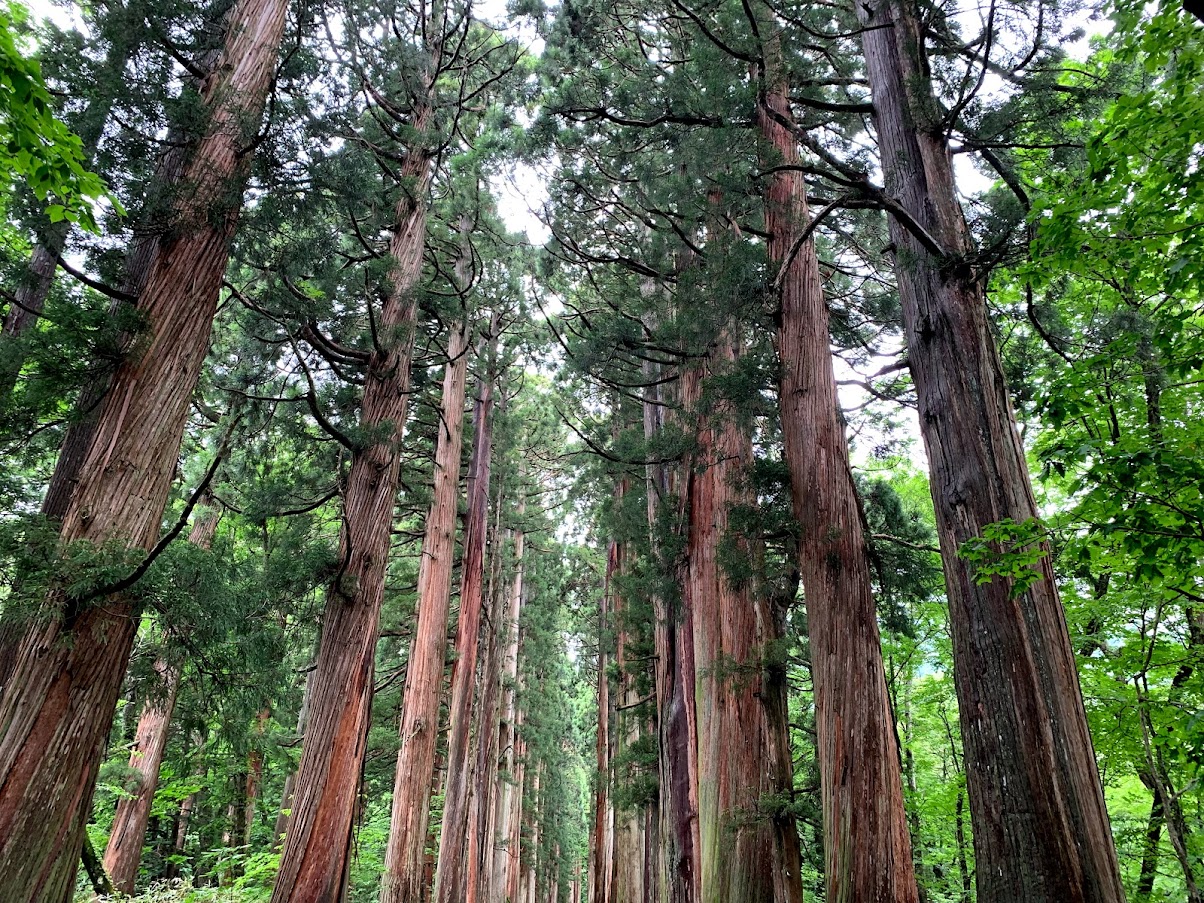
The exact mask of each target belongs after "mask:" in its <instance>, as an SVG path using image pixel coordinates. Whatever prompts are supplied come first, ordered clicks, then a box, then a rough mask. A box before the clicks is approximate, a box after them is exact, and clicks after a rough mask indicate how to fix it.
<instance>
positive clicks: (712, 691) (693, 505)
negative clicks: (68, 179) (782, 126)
mask: <svg viewBox="0 0 1204 903" xmlns="http://www.w3.org/2000/svg"><path fill="white" fill-rule="evenodd" d="M737 356H738V351H737V347H736V343H735V341H734V340H733V338H732V335H731V328H730V327H728V328H724V329H723V330H722V334H721V335H719V336H717V337H716V340H715V343H714V345H713V346H712V351H711V354H710V355H708V357H707V359H706V361H705V362H704V363H703V364H702V369H703V370H705V371H707V372H705V373H702V374H699V373H693V374H688V375H687V377H686V383H685V385H684V386H683V393H682V396H683V397H682V402H683V406H684V407H685V409H686V411H687V412H689V413H693V414H696V415H698V416H699V418H700V421H701V426H700V429H699V433H698V440H697V451H696V459H695V462H694V464H695V466H694V467H693V468H691V471H692V472H691V473H690V474H689V476H688V478H687V486H686V493H687V498H688V504H689V540H688V544H687V555H688V561H689V566H688V580H687V585H686V593H687V595H688V597H689V603H688V604H689V605H690V607H691V609H692V615H693V627H694V664H695V669H696V670H695V674H696V683H695V696H696V699H697V719H698V721H697V724H698V825H699V841H700V846H699V858H700V862H701V872H700V894H699V900H700V901H701V903H763V901H769V900H773V899H774V892H775V884H776V878H777V876H776V875H775V874H774V868H775V867H774V862H773V852H774V850H773V832H772V826H771V825H770V824H769V823H768V822H767V820H766V819H764V818H763V817H762V816H761V815H760V813H759V811H758V802H759V800H760V797H761V793H762V790H763V789H764V780H765V773H766V770H767V769H768V767H769V764H768V751H767V748H766V744H765V713H764V710H763V709H762V706H761V701H760V699H758V698H757V697H758V695H759V690H760V686H759V681H752V680H749V679H748V678H747V676H746V674H745V673H744V672H745V671H746V670H747V669H750V668H756V669H757V671H758V672H759V671H760V654H761V650H760V649H758V648H757V640H758V625H757V613H756V604H755V601H754V599H753V595H752V591H751V587H750V586H749V582H748V581H737V580H733V579H732V578H731V575H729V574H728V573H726V572H725V568H724V565H723V558H724V556H723V554H722V552H721V548H722V547H724V546H727V547H729V548H732V547H735V548H740V549H745V550H747V540H746V539H745V538H743V537H739V536H737V535H734V534H732V533H729V531H730V530H731V529H732V527H731V519H730V515H731V509H732V508H733V507H735V506H738V505H749V504H752V503H753V502H754V499H753V497H752V496H751V494H750V493H749V492H748V489H747V483H746V480H747V476H748V473H749V469H750V466H751V463H752V442H751V439H750V438H749V436H748V435H747V434H746V433H744V432H743V431H742V430H741V428H740V427H738V426H737V425H736V423H735V412H734V411H733V410H732V408H731V404H730V402H727V401H723V400H720V401H718V402H717V403H716V404H715V405H714V407H713V408H712V409H711V410H709V411H707V412H705V413H703V412H701V411H699V410H697V408H696V405H697V403H698V399H699V398H700V395H701V386H702V385H703V384H705V383H706V382H707V381H709V380H710V379H711V378H712V377H713V376H714V375H717V374H720V373H721V372H723V371H726V370H728V369H730V368H731V367H732V366H733V365H734V364H735V363H736V360H737Z"/></svg>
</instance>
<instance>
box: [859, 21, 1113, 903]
mask: <svg viewBox="0 0 1204 903" xmlns="http://www.w3.org/2000/svg"><path fill="white" fill-rule="evenodd" d="M857 15H858V17H859V19H860V21H861V24H862V28H863V30H862V42H863V46H864V48H865V59H866V74H867V75H868V77H869V82H870V87H871V90H872V92H873V101H874V111H875V112H874V122H875V124H876V126H877V131H878V143H879V147H880V148H881V161H882V171H883V175H884V177H885V187H886V193H887V194H888V195H889V196H890V197H891V198H893V199H894V200H895V201H897V202H898V204H899V205H900V207H901V209H902V210H903V211H905V217H900V216H899V215H892V217H891V223H890V232H891V239H892V242H893V247H894V254H895V270H896V274H897V278H898V283H899V295H900V298H901V301H902V307H903V321H904V327H905V332H906V337H907V347H908V359H909V361H910V364H911V372H912V377H913V379H914V381H915V386H916V393H917V396H918V399H919V415H920V429H921V433H922V434H923V437H924V445H925V448H926V450H927V453H928V460H929V462H930V466H931V476H932V497H933V502H934V504H935V507H936V519H937V528H938V530H939V533H940V544H941V557H942V559H943V560H944V566H945V579H946V586H947V594H948V599H949V615H950V617H949V620H950V626H951V631H952V636H953V657H954V679H955V683H956V687H957V696H958V708H959V712H960V718H961V726H962V740H963V743H964V745H965V760H966V776H967V781H968V787H969V794H970V811H971V818H972V824H973V832H974V848H975V855H976V863H977V882H978V899H979V901H980V903H996V901H1007V903H1014V901H1034V903H1035V901H1050V903H1053V901H1057V903H1074V901H1088V900H1090V901H1093V903H1112V901H1121V900H1123V899H1124V892H1123V889H1122V887H1121V883H1120V878H1119V871H1118V866H1117V860H1116V850H1115V848H1114V846H1113V842H1112V833H1111V830H1110V827H1109V824H1108V814H1107V812H1106V810H1105V808H1104V795H1103V791H1102V789H1101V786H1100V780H1099V774H1098V771H1097V769H1096V763H1095V757H1094V753H1093V751H1092V746H1091V736H1090V733H1089V731H1088V727H1087V718H1086V715H1085V712H1084V709H1083V700H1082V695H1081V692H1080V690H1079V684H1078V673H1077V671H1076V669H1075V661H1074V653H1073V650H1072V648H1071V645H1070V637H1069V634H1068V632H1067V628H1066V618H1065V615H1064V613H1063V610H1062V604H1061V600H1060V599H1059V597H1058V590H1057V586H1056V583H1055V581H1054V575H1053V571H1052V568H1051V566H1050V563H1049V559H1048V556H1047V557H1046V558H1044V559H1042V561H1041V562H1040V563H1039V564H1038V565H1037V571H1038V573H1037V574H1036V575H1035V577H1036V579H1035V581H1034V582H1033V583H1032V584H1031V586H1028V587H1027V588H1022V587H1019V586H1014V585H1013V584H1012V582H1011V581H1010V580H1004V579H1001V578H994V579H992V580H990V581H989V582H986V583H979V582H977V581H976V580H975V579H974V572H973V569H972V567H971V565H970V564H969V563H967V562H965V561H963V560H961V559H960V558H959V555H958V551H959V549H960V548H961V547H962V544H963V543H965V542H966V541H968V540H972V539H976V538H978V537H981V536H982V533H983V528H984V527H986V526H987V525H988V524H993V523H997V522H999V521H1002V520H1004V519H1011V520H1012V521H1014V522H1016V523H1021V524H1023V523H1026V522H1030V521H1032V520H1033V519H1034V518H1036V516H1037V507H1036V503H1035V501H1034V499H1033V492H1032V486H1031V484H1030V481H1029V475H1028V469H1027V466H1026V464H1025V458H1024V449H1023V446H1022V445H1021V442H1020V437H1019V433H1018V431H1017V429H1016V421H1015V416H1014V414H1013V412H1012V406H1011V401H1010V399H1009V396H1008V389H1007V385H1006V383H1005V380H1004V375H1003V369H1002V366H1001V364H1000V360H999V356H998V353H997V351H996V348H995V343H994V340H993V338H992V335H991V329H990V323H989V321H988V316H987V308H986V302H985V296H984V287H983V284H982V281H981V275H980V274H979V273H978V272H976V270H975V268H974V266H973V263H972V262H971V256H972V254H971V252H972V248H971V243H970V238H969V235H968V233H967V229H966V223H965V219H964V217H963V214H962V210H961V206H960V204H959V201H958V197H957V192H956V186H955V184H954V178H953V168H952V163H951V158H950V151H949V146H948V142H947V139H946V131H945V127H944V125H943V124H942V123H940V122H939V121H938V118H939V117H938V115H937V114H936V113H935V112H934V111H936V110H937V104H936V101H935V99H934V97H933V96H932V91H931V85H930V84H929V81H928V71H929V70H928V64H927V60H926V59H925V53H924V33H923V29H922V27H921V24H920V20H919V11H918V9H917V8H916V7H915V6H914V4H913V3H912V0H868V2H865V3H858V4H857Z"/></svg>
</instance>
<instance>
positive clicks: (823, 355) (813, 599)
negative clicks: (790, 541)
mask: <svg viewBox="0 0 1204 903" xmlns="http://www.w3.org/2000/svg"><path fill="white" fill-rule="evenodd" d="M770 27H773V26H770ZM777 45H778V40H777V39H776V38H775V39H774V40H772V41H770V42H767V43H766V47H765V58H766V70H767V71H766V73H765V81H766V92H765V96H764V98H763V100H762V101H761V103H760V104H759V106H758V109H757V125H758V127H759V128H760V131H761V134H762V135H763V136H764V138H765V140H766V142H767V143H768V144H769V145H770V146H771V147H772V148H773V150H774V151H776V154H777V158H776V159H775V160H773V161H771V162H772V163H773V164H774V165H775V166H777V167H778V169H777V171H776V172H775V173H774V174H773V175H772V176H770V177H769V178H768V180H767V182H766V192H765V227H766V230H767V231H768V232H769V233H770V235H771V237H770V239H769V256H770V259H771V260H772V261H773V262H774V263H775V264H777V266H778V267H779V268H780V269H779V270H778V273H777V276H776V287H778V288H779V289H780V304H781V308H780V319H779V327H778V335H777V340H778V355H779V358H780V367H781V371H780V380H781V383H780V387H779V393H778V397H779V404H780V407H781V417H782V444H783V452H784V455H785V458H786V464H787V466H788V468H789V470H790V485H791V496H792V498H793V502H794V516H795V518H796V520H797V521H798V523H799V526H800V528H801V531H802V532H801V540H800V543H799V552H800V573H801V576H802V583H803V589H804V593H805V597H806V604H807V624H808V629H809V637H810V648H811V673H812V677H813V680H814V682H815V727H816V746H817V753H818V758H819V771H820V787H821V796H822V800H823V825H824V862H825V868H824V877H825V881H826V884H827V891H828V892H827V899H828V900H830V901H832V903H845V901H850V903H851V901H857V900H874V901H882V903H886V901H894V903H916V901H917V900H918V890H917V887H916V878H915V869H914V865H913V863H912V858H911V839H910V834H909V832H908V826H907V813H906V810H905V809H904V806H903V784H902V778H901V775H900V772H899V748H898V742H897V739H896V735H895V724H894V719H893V717H892V714H891V709H890V700H889V699H888V697H887V692H886V677H885V674H884V672H883V668H882V646H881V643H880V641H879V636H878V613H877V608H876V606H875V604H874V594H873V584H872V581H871V576H870V563H869V548H868V546H867V544H866V536H865V529H864V524H863V521H862V512H861V502H860V499H859V498H858V495H857V487H856V486H855V485H854V483H853V473H852V470H851V468H850V465H849V449H848V444H847V441H846V439H845V432H844V422H843V418H842V416H841V412H840V400H839V398H838V396H837V394H836V377H835V374H834V372H833V369H832V353H831V347H830V339H829V331H828V307H827V304H826V302H825V300H824V292H823V282H822V280H821V279H820V273H819V260H818V258H817V257H816V253H815V245H814V244H813V242H812V241H811V239H810V238H808V239H807V240H806V241H805V242H803V243H802V244H801V245H799V244H798V239H799V238H800V237H801V236H802V234H803V230H804V229H806V228H807V226H808V223H809V220H810V215H809V212H808V209H807V195H806V185H805V184H804V181H803V174H802V172H801V171H799V170H798V168H797V167H798V165H799V162H800V158H799V153H798V146H797V143H796V141H795V138H794V134H793V128H792V120H791V114H790V106H789V100H788V97H789V87H788V85H787V84H786V82H785V76H784V74H783V73H782V71H781V69H782V67H781V58H780V56H781V50H780V47H779V46H777ZM787 167H794V168H792V169H791V168H787ZM795 851H796V852H797V843H796V845H795ZM800 866H801V862H799V861H797V860H796V861H795V862H794V863H792V864H791V865H790V866H789V867H791V868H793V870H794V872H795V874H796V875H797V873H798V869H799V868H800ZM791 892H792V893H791V899H792V900H794V901H798V900H800V899H801V896H802V886H801V884H799V883H798V882H797V881H796V882H795V886H794V887H792V888H791Z"/></svg>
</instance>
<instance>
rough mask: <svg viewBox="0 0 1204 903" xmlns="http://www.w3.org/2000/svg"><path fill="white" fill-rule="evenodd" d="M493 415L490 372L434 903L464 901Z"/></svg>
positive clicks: (471, 507)
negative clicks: (472, 727)
mask: <svg viewBox="0 0 1204 903" xmlns="http://www.w3.org/2000/svg"><path fill="white" fill-rule="evenodd" d="M495 336H496V333H495ZM491 356H492V355H491ZM492 411H493V377H492V374H487V375H486V376H485V377H484V380H483V384H482V386H481V391H480V394H479V396H478V397H477V400H476V404H475V405H474V407H473V416H472V422H473V442H472V461H471V464H470V467H469V474H468V526H467V528H466V530H465V538H464V562H463V565H462V572H463V573H462V579H461V583H460V617H459V622H458V625H457V628H456V658H455V661H454V662H453V663H452V673H451V702H450V704H449V706H448V712H449V717H450V720H451V727H450V730H449V732H448V739H447V781H446V783H445V785H444V797H443V830H442V831H441V832H440V834H439V864H438V866H437V868H436V869H435V893H434V899H435V900H436V901H437V903H459V901H462V900H463V899H464V886H465V884H464V882H465V847H466V845H465V838H466V835H467V833H468V781H469V762H468V748H469V740H470V739H471V737H470V734H469V728H470V726H471V724H472V697H473V692H472V691H473V685H474V684H475V682H476V672H477V652H478V645H479V644H478V637H479V634H480V627H481V608H482V604H483V600H484V584H485V545H486V540H487V531H488V522H487V515H488V513H489V475H490V465H491V464H492V458H493V434H492V430H493V417H492Z"/></svg>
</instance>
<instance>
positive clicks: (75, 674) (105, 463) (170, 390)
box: [0, 0, 287, 903]
mask: <svg viewBox="0 0 1204 903" xmlns="http://www.w3.org/2000/svg"><path fill="white" fill-rule="evenodd" d="M286 10H287V2H286V0H242V2H240V3H239V4H238V5H237V6H236V7H235V10H234V12H233V24H232V26H231V28H230V31H229V35H228V37H227V40H226V45H225V48H224V50H223V63H222V64H221V65H219V66H218V67H217V69H216V70H215V75H214V77H213V78H212V79H211V80H210V81H209V82H208V84H207V85H206V87H205V91H204V93H203V95H202V97H203V100H204V102H205V104H206V105H207V108H208V110H209V112H210V117H209V118H210V121H209V125H208V129H207V132H206V134H205V136H204V137H203V138H202V139H201V140H200V142H199V143H198V144H197V146H196V149H195V151H194V153H193V155H192V158H191V159H190V161H189V163H188V166H187V168H186V170H185V173H184V176H183V183H184V184H186V185H188V186H189V189H190V190H189V191H187V192H183V193H182V194H181V197H180V199H179V200H178V202H177V204H176V207H175V209H174V211H173V215H174V221H175V224H176V229H174V230H173V231H172V233H171V234H170V235H169V236H167V237H165V239H164V247H163V252H162V253H161V254H159V255H158V257H157V258H156V260H155V262H154V264H153V265H152V267H151V270H150V273H149V275H148V278H147V282H146V287H145V289H144V290H143V292H142V294H141V296H140V297H139V301H138V307H139V310H140V311H141V312H142V313H143V315H144V318H145V322H146V324H147V326H146V329H145V331H144V333H143V334H142V335H140V336H139V342H138V346H139V347H138V348H137V349H136V350H135V354H133V355H131V357H130V358H129V359H128V360H127V361H125V362H124V363H122V365H121V366H120V367H119V368H118V370H117V372H116V374H115V376H114V379H113V384H112V389H111V391H110V392H109V393H108V394H107V395H106V397H105V401H104V404H103V407H102V409H101V411H100V415H99V418H98V421H97V427H96V439H95V441H94V442H92V443H91V446H90V448H89V450H88V454H87V457H86V459H85V461H84V464H83V466H82V468H81V470H80V475H79V484H78V486H77V488H76V491H75V494H74V498H73V499H72V502H71V505H70V506H69V507H68V509H67V512H66V516H65V517H64V520H63V526H62V530H61V534H60V539H61V542H62V543H63V544H64V545H66V544H69V543H73V542H78V541H84V542H87V543H92V544H96V545H100V544H103V543H116V544H119V545H123V546H127V547H129V548H131V549H149V548H150V547H151V546H152V545H153V544H154V542H155V541H156V539H157V538H158V535H159V528H160V522H161V520H162V517H163V510H164V507H165V506H166V503H167V495H168V491H169V489H170V486H171V478H172V474H173V472H174V470H175V467H176V460H177V456H178V453H179V448H180V442H181V439H182V437H183V432H184V425H185V421H186V419H187V415H188V405H189V401H190V399H191V396H192V391H193V388H194V387H195V385H196V381H197V378H198V376H199V373H200V368H201V364H202V362H203V360H204V357H205V352H206V350H207V347H208V344H209V333H210V329H211V326H212V320H213V316H214V313H215V312H216V309H217V302H218V292H219V288H220V285H221V279H222V276H223V275H224V272H225V267H226V261H227V256H228V248H229V242H230V238H231V236H232V235H233V233H234V228H235V224H236V222H237V219H238V212H239V206H240V204H241V198H242V189H243V187H244V185H245V181H246V174H247V170H248V167H249V163H250V153H249V148H250V147H251V146H252V145H253V140H254V132H255V130H256V129H257V127H258V124H259V120H260V117H261V115H262V110H263V105H264V101H265V99H266V96H267V93H268V91H269V89H270V88H271V85H272V81H273V77H274V75H275V71H276V59H277V55H278V51H279V46H280V42H281V37H282V35H283V32H284V23H285V13H286ZM94 602H95V600H87V601H85V600H80V599H67V598H66V597H65V593H63V592H62V591H61V590H55V591H52V592H51V594H50V597H49V598H48V599H47V606H46V608H47V614H48V617H47V620H46V621H45V623H42V624H39V626H38V627H37V629H36V630H34V631H32V632H31V633H30V634H29V635H28V637H27V639H28V641H29V642H27V643H26V644H25V645H24V648H22V650H21V652H20V654H19V655H18V657H17V663H16V665H15V667H14V670H13V680H12V685H11V687H10V688H9V690H8V691H7V692H6V693H5V695H4V699H3V702H2V703H0V732H2V738H0V899H4V900H22V901H26V900H28V901H42V900H45V901H52V903H60V901H61V900H62V899H63V898H64V896H65V895H66V893H67V892H68V889H69V888H70V887H71V886H72V885H73V883H74V879H75V870H76V866H77V863H78V859H79V851H80V849H81V846H82V837H83V830H84V824H85V822H86V820H87V815H88V810H89V807H90V805H91V801H92V792H93V789H94V787H95V781H96V772H97V768H98V766H99V762H100V757H101V754H102V749H103V746H104V741H105V733H106V731H107V730H108V728H109V723H110V721H111V718H112V714H113V709H114V706H115V704H116V701H117V695H118V692H119V691H120V688H121V681H122V678H123V676H124V674H125V668H126V665H127V663H128V661H129V657H130V651H131V649H132V646H133V641H134V635H135V633H136V630H137V624H138V617H137V613H138V607H139V606H138V603H137V601H136V599H135V598H134V597H133V596H131V595H129V594H126V593H115V594H112V595H110V596H108V597H107V598H106V599H105V600H104V602H103V604H102V605H97V604H94Z"/></svg>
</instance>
